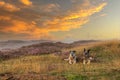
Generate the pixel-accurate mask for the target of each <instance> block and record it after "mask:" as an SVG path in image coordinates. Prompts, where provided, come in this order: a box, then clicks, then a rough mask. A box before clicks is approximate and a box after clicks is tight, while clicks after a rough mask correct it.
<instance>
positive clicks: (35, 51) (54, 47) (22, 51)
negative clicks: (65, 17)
mask: <svg viewBox="0 0 120 80" xmlns="http://www.w3.org/2000/svg"><path fill="white" fill-rule="evenodd" d="M93 42H98V41H95V40H86V41H76V42H73V43H70V44H68V43H62V42H54V41H48V40H34V41H20V40H15V41H6V42H2V43H0V44H2V45H3V46H5V47H3V48H6V47H8V49H2V50H1V52H0V57H1V58H4V59H6V58H8V59H9V58H13V57H19V56H23V55H41V54H50V53H58V52H61V51H62V50H63V49H70V48H74V47H77V46H82V45H87V44H88V43H93ZM11 46H12V49H11ZM1 47H2V46H1ZM13 48H14V49H13Z"/></svg>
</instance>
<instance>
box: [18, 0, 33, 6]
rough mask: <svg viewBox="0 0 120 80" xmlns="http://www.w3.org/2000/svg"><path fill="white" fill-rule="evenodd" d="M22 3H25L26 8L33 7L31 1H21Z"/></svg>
mask: <svg viewBox="0 0 120 80" xmlns="http://www.w3.org/2000/svg"><path fill="white" fill-rule="evenodd" d="M20 2H21V3H23V4H24V5H26V6H30V5H32V2H31V1H30V0H20Z"/></svg>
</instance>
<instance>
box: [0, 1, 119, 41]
mask: <svg viewBox="0 0 120 80" xmlns="http://www.w3.org/2000/svg"><path fill="white" fill-rule="evenodd" d="M119 36H120V0H0V41H1V40H35V39H49V40H59V41H64V42H69V41H77V40H91V39H94V40H109V39H120V37H119Z"/></svg>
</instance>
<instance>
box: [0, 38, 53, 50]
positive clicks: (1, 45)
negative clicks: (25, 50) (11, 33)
mask: <svg viewBox="0 0 120 80" xmlns="http://www.w3.org/2000/svg"><path fill="white" fill-rule="evenodd" d="M43 42H52V41H50V40H30V41H23V40H8V41H1V42H0V50H9V49H17V48H20V47H22V46H28V45H32V44H38V43H43Z"/></svg>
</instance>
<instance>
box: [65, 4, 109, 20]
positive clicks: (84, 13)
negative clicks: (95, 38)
mask: <svg viewBox="0 0 120 80" xmlns="http://www.w3.org/2000/svg"><path fill="white" fill-rule="evenodd" d="M106 5H107V3H102V4H100V5H98V6H97V7H96V6H93V7H91V8H89V9H83V10H81V9H80V10H78V11H76V12H70V14H69V15H68V16H66V17H65V18H64V19H65V20H68V19H77V18H84V17H89V16H91V15H92V14H94V13H96V12H100V11H101V10H102V9H103V8H104V7H105V6H106Z"/></svg>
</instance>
